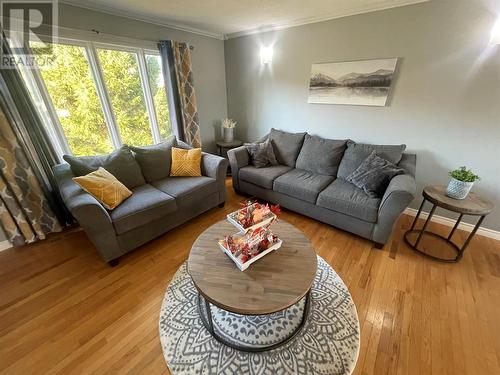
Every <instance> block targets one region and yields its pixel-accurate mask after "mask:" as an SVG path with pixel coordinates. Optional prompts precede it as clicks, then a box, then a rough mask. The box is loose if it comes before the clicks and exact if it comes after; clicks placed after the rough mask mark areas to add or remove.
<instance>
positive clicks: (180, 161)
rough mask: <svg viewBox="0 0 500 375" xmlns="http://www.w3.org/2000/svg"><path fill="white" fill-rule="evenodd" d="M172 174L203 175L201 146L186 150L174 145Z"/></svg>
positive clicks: (178, 175)
mask: <svg viewBox="0 0 500 375" xmlns="http://www.w3.org/2000/svg"><path fill="white" fill-rule="evenodd" d="M170 176H177V177H180V176H191V177H196V176H201V148H191V149H189V150H185V149H182V148H177V147H172V167H171V168H170Z"/></svg>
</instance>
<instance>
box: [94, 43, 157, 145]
mask: <svg viewBox="0 0 500 375" xmlns="http://www.w3.org/2000/svg"><path fill="white" fill-rule="evenodd" d="M97 54H98V56H99V62H100V64H101V68H102V72H103V74H104V83H105V85H106V90H107V91H108V94H109V97H110V99H111V104H112V108H113V113H114V115H115V118H116V122H117V124H118V128H119V132H120V137H121V140H122V142H123V143H126V144H130V145H134V146H141V145H148V144H151V143H152V142H153V134H152V132H151V126H150V122H149V118H148V112H147V109H146V102H145V100H144V92H143V89H142V84H141V78H140V76H139V64H138V62H137V55H136V54H135V53H131V52H124V51H116V50H110V49H98V50H97ZM163 95H165V92H164V93H163Z"/></svg>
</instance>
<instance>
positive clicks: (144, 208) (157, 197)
mask: <svg viewBox="0 0 500 375" xmlns="http://www.w3.org/2000/svg"><path fill="white" fill-rule="evenodd" d="M176 210H177V204H176V203H175V199H174V197H172V196H170V195H168V194H166V193H164V192H162V191H160V190H158V189H156V188H155V187H153V186H151V185H149V184H145V185H142V186H139V187H137V188H135V189H132V195H131V196H130V198H128V199H127V200H126V201H124V202H123V203H122V204H121V205H119V206H118V207H116V208H115V209H114V210H113V211H111V212H110V216H111V220H112V221H113V226H114V227H115V231H116V233H117V234H122V233H125V232H127V231H129V230H131V229H134V228H137V227H140V226H142V225H145V224H148V223H150V222H152V221H155V220H157V219H159V218H161V217H163V216H165V215H167V214H169V213H171V212H174V211H176Z"/></svg>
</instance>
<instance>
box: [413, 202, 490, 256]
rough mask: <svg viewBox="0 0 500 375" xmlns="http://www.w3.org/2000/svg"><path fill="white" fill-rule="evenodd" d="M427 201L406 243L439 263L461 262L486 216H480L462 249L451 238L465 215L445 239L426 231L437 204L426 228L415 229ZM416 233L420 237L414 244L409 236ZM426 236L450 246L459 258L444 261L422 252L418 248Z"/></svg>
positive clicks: (430, 213) (420, 210)
mask: <svg viewBox="0 0 500 375" xmlns="http://www.w3.org/2000/svg"><path fill="white" fill-rule="evenodd" d="M426 201H427V200H426V199H425V198H424V199H423V200H422V204H421V205H420V208H419V209H418V212H417V216H415V219H414V220H413V224H412V225H411V228H410V229H409V230H408V231H406V233H405V235H404V239H405V242H406V243H407V244H408V245H409V246H410V247H411V248H412V249H413V250H415V251H417V252H419V253H420V254H422V255H425V256H426V257H428V258H431V259H434V260H437V261H439V262H445V263H456V262H459V261H460V259H462V257H463V254H464V251H465V249H467V246H469V243H470V241H471V240H472V237H474V235H475V234H476V232H477V230H478V229H479V227H480V226H481V223H482V222H483V220H484V218H485V217H486V216H485V215H484V216H480V217H479V220H478V221H477V223H476V225H475V227H474V229H473V230H472V232H471V233H470V234H469V236H468V237H467V239H466V240H465V242H464V244H463V245H462V246H461V247H460V246H458V245H457V244H456V243H454V242H453V241H452V240H451V238H452V237H453V234H454V233H455V231H456V229H457V228H458V225H459V224H460V222H461V221H462V217H463V216H464V214H460V216H459V217H458V219H457V221H456V223H455V225H454V226H453V229H452V230H451V232H450V234H449V235H448V237H444V236H441V235H440V234H437V233H433V232H429V231H426V229H427V226H428V224H429V222H430V221H431V219H432V216H433V215H434V211H435V210H436V207H437V205H436V204H433V206H432V209H431V211H430V212H429V216H428V217H427V220H425V223H424V226H423V227H422V229H415V225H416V224H417V221H418V219H419V217H420V214H421V212H422V208H423V207H424V204H425V202H426ZM414 233H415V234H418V237H417V239H416V241H415V243H414V244H412V243H411V241H410V240H409V238H408V236H409V235H410V234H414ZM424 234H428V235H431V236H433V237H436V238H439V239H440V240H442V241H444V242H446V243H447V244H448V245H450V246H451V247H452V248H453V250H455V252H456V253H457V256H456V257H455V258H454V259H443V258H439V257H436V256H434V255H431V254H428V253H426V252H424V251H422V250H421V249H419V248H418V245H419V244H420V240H421V239H422V237H423V235H424Z"/></svg>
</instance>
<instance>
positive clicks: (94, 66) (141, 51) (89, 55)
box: [27, 36, 170, 155]
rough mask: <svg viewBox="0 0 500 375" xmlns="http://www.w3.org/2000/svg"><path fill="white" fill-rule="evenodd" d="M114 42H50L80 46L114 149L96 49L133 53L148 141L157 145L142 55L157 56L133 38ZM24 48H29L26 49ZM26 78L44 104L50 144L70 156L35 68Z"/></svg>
mask: <svg viewBox="0 0 500 375" xmlns="http://www.w3.org/2000/svg"><path fill="white" fill-rule="evenodd" d="M41 39H42V41H47V42H51V40H50V39H45V38H44V37H43V36H42V38H41ZM103 39H110V37H109V36H107V37H106V38H103ZM111 39H115V38H111ZM116 39H118V40H117V41H116V42H109V41H95V40H90V38H88V39H87V40H84V39H79V38H75V37H61V36H59V37H58V38H57V40H55V41H52V43H54V45H57V44H62V45H70V46H77V47H82V48H83V49H84V53H85V57H86V59H87V61H88V64H89V69H90V72H91V74H92V80H93V82H94V85H95V88H96V91H97V95H98V97H99V100H100V103H101V108H102V111H103V116H104V120H105V122H106V126H107V128H108V136H109V137H110V139H111V143H112V145H113V147H114V149H118V148H120V147H121V146H122V145H123V141H122V139H121V136H120V128H119V124H118V122H117V120H116V117H115V114H114V111H113V105H112V102H111V98H110V96H109V92H108V90H107V87H106V82H105V79H104V72H103V70H102V66H101V62H100V61H99V56H98V53H97V50H98V49H107V50H115V51H123V52H129V53H134V54H135V58H136V61H137V66H138V70H139V77H140V82H141V87H142V93H143V95H144V102H145V105H146V111H147V113H148V118H149V124H150V130H151V138H152V140H153V143H154V144H155V143H159V142H161V141H162V137H161V133H160V128H159V125H158V119H157V112H156V107H155V103H154V100H153V94H152V90H151V85H150V81H149V75H148V74H149V72H148V69H147V63H146V55H154V56H160V53H159V51H158V50H154V49H152V43H150V42H146V41H143V42H141V41H137V40H133V39H128V38H119V37H116ZM119 42H120V43H119ZM121 43H129V44H132V45H125V44H121ZM140 44H144V45H145V46H143V47H141V46H138V45H140ZM27 48H28V49H29V46H27ZM162 69H163V68H162ZM27 76H28V77H27V79H28V80H30V81H31V82H29V85H30V86H32V88H33V89H34V91H35V93H34V95H35V96H37V97H39V99H41V100H42V101H43V103H44V104H45V107H46V110H47V114H48V118H47V116H44V120H45V121H46V122H47V121H48V122H49V124H47V125H48V127H49V128H50V129H51V130H52V131H51V132H50V135H51V136H52V137H53V138H54V139H53V141H55V142H57V147H56V149H57V150H58V151H59V152H61V151H62V152H63V153H65V154H69V155H72V154H73V153H72V151H71V149H70V147H69V143H68V140H67V137H66V134H65V133H64V129H63V127H62V125H61V122H60V120H59V117H58V115H57V112H56V109H55V106H54V104H53V102H52V98H51V96H50V94H49V92H48V89H47V86H46V84H45V82H44V80H43V77H42V75H41V72H40V71H39V69H37V68H34V69H31V76H29V74H28V75H27ZM33 85H34V86H33ZM165 89H166V88H165ZM165 95H167V92H165ZM169 113H170V112H169Z"/></svg>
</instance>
